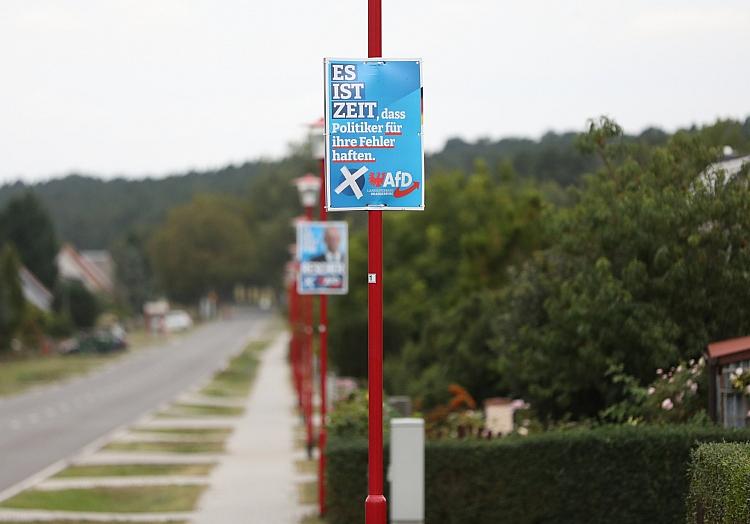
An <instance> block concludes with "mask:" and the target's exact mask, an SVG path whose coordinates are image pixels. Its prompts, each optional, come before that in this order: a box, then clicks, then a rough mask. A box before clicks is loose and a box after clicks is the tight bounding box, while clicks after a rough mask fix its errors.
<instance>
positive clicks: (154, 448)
mask: <svg viewBox="0 0 750 524" xmlns="http://www.w3.org/2000/svg"><path fill="white" fill-rule="evenodd" d="M103 450H104V451H134V452H147V453H150V452H154V453H222V452H223V451H224V442H217V441H210V440H207V441H205V442H110V443H109V444H107V445H106V446H104V448H103Z"/></svg>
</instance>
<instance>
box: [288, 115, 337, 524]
mask: <svg viewBox="0 0 750 524" xmlns="http://www.w3.org/2000/svg"><path fill="white" fill-rule="evenodd" d="M311 130H312V133H311V138H312V145H313V154H314V155H315V156H316V157H318V158H317V159H316V160H317V161H318V166H319V175H317V176H316V175H313V174H310V173H308V174H306V175H304V176H303V177H300V178H298V179H296V180H295V185H296V186H297V189H298V190H299V193H300V199H301V201H302V205H303V207H304V208H305V214H304V217H300V218H298V219H295V221H296V220H307V221H311V220H313V214H314V207H315V204H316V203H318V207H319V219H320V220H321V221H326V220H327V218H328V212H327V210H326V201H325V160H324V159H323V144H322V141H323V120H322V119H321V120H319V121H318V122H316V123H314V124H312V126H311ZM313 195H315V196H314V197H313ZM318 195H319V198H318ZM316 200H318V202H315V201H316ZM293 257H294V258H293V260H294V262H292V267H291V268H290V269H291V270H290V271H289V272H288V278H287V281H288V282H287V284H288V309H289V325H290V326H291V339H290V341H289V359H290V363H291V367H292V378H293V382H294V388H295V391H296V393H297V401H298V405H299V410H300V413H301V414H302V418H303V420H304V424H305V436H306V444H307V455H308V457H309V458H312V452H313V449H314V448H315V445H316V442H315V424H314V422H313V417H314V414H315V410H314V401H313V397H314V389H315V388H314V377H315V369H314V351H313V343H314V336H315V332H316V331H317V333H318V337H319V340H318V342H319V345H318V349H319V352H318V356H319V358H320V360H319V369H318V374H319V377H320V384H319V389H320V424H319V426H318V435H317V447H318V450H319V455H318V503H319V511H320V515H321V516H322V515H323V514H324V513H325V471H326V469H325V468H326V456H325V448H326V440H327V433H326V417H327V408H328V395H327V393H328V389H327V375H328V297H327V296H326V295H319V296H318V298H319V300H320V304H319V316H320V319H319V323H318V328H317V330H316V329H315V327H314V325H313V296H312V295H300V294H299V293H297V270H298V267H297V265H298V262H297V261H296V253H293Z"/></svg>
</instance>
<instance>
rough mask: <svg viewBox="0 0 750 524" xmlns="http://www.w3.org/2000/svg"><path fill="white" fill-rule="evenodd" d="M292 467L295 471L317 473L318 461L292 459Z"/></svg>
mask: <svg viewBox="0 0 750 524" xmlns="http://www.w3.org/2000/svg"><path fill="white" fill-rule="evenodd" d="M294 469H296V470H297V473H308V474H312V473H317V472H318V461H317V460H307V459H299V460H295V461H294Z"/></svg>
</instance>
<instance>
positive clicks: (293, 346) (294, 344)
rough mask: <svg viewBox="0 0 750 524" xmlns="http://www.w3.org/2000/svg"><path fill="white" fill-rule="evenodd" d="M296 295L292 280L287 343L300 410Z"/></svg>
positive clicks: (297, 306) (294, 281)
mask: <svg viewBox="0 0 750 524" xmlns="http://www.w3.org/2000/svg"><path fill="white" fill-rule="evenodd" d="M298 298H299V295H297V281H296V276H295V279H294V280H292V282H291V284H290V285H289V324H290V326H291V330H292V337H291V340H290V341H289V346H290V347H289V351H290V353H291V360H292V378H293V380H294V390H295V391H296V393H297V405H298V406H299V408H300V409H302V390H301V389H300V368H299V360H300V359H299V335H298V331H299V326H298V322H299V320H298V317H299V305H298Z"/></svg>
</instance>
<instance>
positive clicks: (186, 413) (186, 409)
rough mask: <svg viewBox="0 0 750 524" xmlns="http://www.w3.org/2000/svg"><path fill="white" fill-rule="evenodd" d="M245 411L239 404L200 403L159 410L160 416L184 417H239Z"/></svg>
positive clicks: (172, 406) (176, 405)
mask: <svg viewBox="0 0 750 524" xmlns="http://www.w3.org/2000/svg"><path fill="white" fill-rule="evenodd" d="M244 412H245V410H244V408H241V407H239V406H204V405H198V404H173V405H171V406H170V407H169V408H167V409H166V410H164V411H161V412H159V413H158V414H157V415H156V416H157V417H158V418H184V417H237V416H240V415H242V414H243V413H244Z"/></svg>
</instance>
